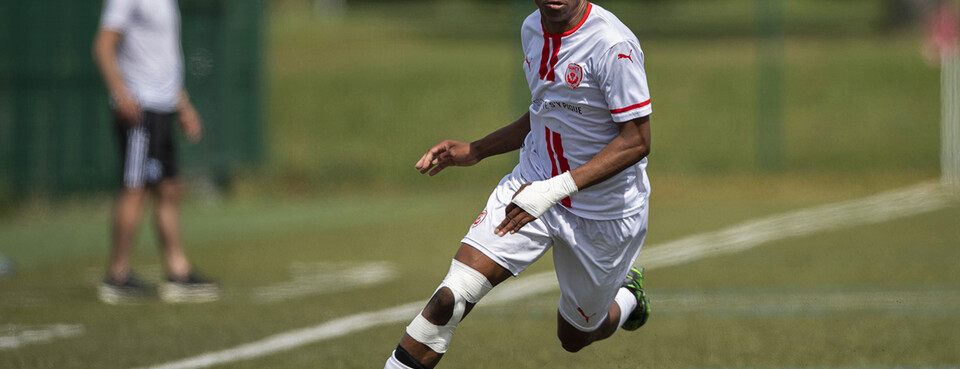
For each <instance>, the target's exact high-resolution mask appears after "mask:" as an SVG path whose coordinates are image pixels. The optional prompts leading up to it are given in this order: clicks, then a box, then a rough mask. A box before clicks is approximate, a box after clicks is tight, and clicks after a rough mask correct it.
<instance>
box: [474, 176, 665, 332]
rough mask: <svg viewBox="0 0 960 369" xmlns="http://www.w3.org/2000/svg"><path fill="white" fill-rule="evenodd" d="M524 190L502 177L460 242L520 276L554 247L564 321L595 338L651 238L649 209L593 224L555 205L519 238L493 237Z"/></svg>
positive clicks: (512, 178)
mask: <svg viewBox="0 0 960 369" xmlns="http://www.w3.org/2000/svg"><path fill="white" fill-rule="evenodd" d="M521 185H523V182H521V180H520V178H519V176H518V175H517V174H516V172H514V173H511V174H508V175H506V176H505V177H503V179H501V180H500V184H498V185H497V188H496V189H494V190H493V193H492V194H490V198H489V199H488V200H487V206H486V208H485V209H483V211H482V212H481V213H480V216H478V217H477V220H476V221H475V222H474V223H473V225H472V226H471V227H470V230H469V231H468V232H467V235H466V236H464V238H463V240H462V241H461V242H463V243H465V244H467V245H470V246H472V247H474V248H476V249H477V250H479V251H480V252H482V253H483V254H484V255H486V256H487V257H489V258H490V259H492V260H493V261H495V262H496V263H497V264H500V266H502V267H504V268H506V269H507V270H509V271H510V272H511V273H513V275H518V274H520V272H522V271H523V270H525V269H526V268H527V267H528V266H530V265H531V264H533V262H535V261H537V260H538V259H540V257H541V256H543V254H544V253H546V252H547V250H549V249H550V247H551V246H552V247H553V264H554V267H555V269H556V273H557V281H558V282H559V284H560V302H559V304H558V307H557V309H558V310H559V312H560V315H561V316H563V318H564V319H565V320H566V321H567V322H569V323H570V324H571V325H573V326H574V327H576V328H577V329H579V330H581V331H584V332H591V331H594V330H596V329H597V328H599V327H600V324H601V323H602V322H603V320H604V319H606V317H607V312H608V310H609V309H610V305H611V304H612V303H613V299H614V297H615V296H616V295H617V290H618V289H619V288H620V285H621V284H622V283H623V279H624V277H626V275H627V272H628V271H629V270H630V267H631V266H633V263H634V262H635V261H636V259H637V255H638V254H639V253H640V248H641V247H642V246H643V240H644V238H645V237H646V235H647V210H648V209H647V206H646V205H644V208H643V210H642V211H641V212H640V213H639V214H637V215H634V216H631V217H627V218H622V219H613V220H592V219H585V218H581V217H579V216H576V215H574V214H573V213H571V212H570V211H569V210H567V209H566V208H564V207H563V206H562V205H559V204H558V205H555V206H553V207H552V208H550V210H548V211H547V212H546V213H544V214H543V215H542V216H541V217H540V218H539V219H536V220H534V221H533V222H530V223H528V224H527V225H525V226H524V227H523V228H521V229H520V230H519V231H518V232H517V233H515V234H507V235H504V236H503V237H498V236H497V235H496V234H494V233H493V231H494V229H496V227H497V225H499V224H500V222H502V221H503V219H504V218H505V216H506V213H505V209H506V207H507V205H508V204H510V201H511V200H512V198H513V194H514V193H516V191H517V189H519V188H520V186H521Z"/></svg>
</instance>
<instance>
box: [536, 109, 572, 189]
mask: <svg viewBox="0 0 960 369" xmlns="http://www.w3.org/2000/svg"><path fill="white" fill-rule="evenodd" d="M543 129H544V131H545V133H546V138H547V153H548V154H550V165H551V166H552V169H553V172H552V176H554V177H556V176H557V175H558V174H560V173H563V172H569V171H570V162H568V161H567V158H566V157H565V156H563V139H562V138H561V137H560V134H559V133H556V132H552V131H550V128H547V127H543ZM560 204H562V205H563V206H566V207H568V208H569V207H571V206H573V204H572V203H571V201H570V197H569V196H567V197H564V198H563V199H562V200H560Z"/></svg>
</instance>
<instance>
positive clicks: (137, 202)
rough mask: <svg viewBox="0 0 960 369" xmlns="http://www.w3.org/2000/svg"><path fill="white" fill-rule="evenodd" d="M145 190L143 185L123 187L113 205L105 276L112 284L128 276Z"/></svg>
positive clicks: (118, 282)
mask: <svg viewBox="0 0 960 369" xmlns="http://www.w3.org/2000/svg"><path fill="white" fill-rule="evenodd" d="M146 192H147V190H146V189H144V188H143V187H138V188H125V189H123V190H121V192H120V195H119V196H118V197H117V202H116V204H115V205H114V207H113V219H112V223H113V224H112V227H113V232H112V237H111V248H110V251H111V252H110V267H109V269H108V271H107V277H108V279H109V280H110V282H113V283H114V284H120V283H123V281H125V280H126V279H127V278H128V277H129V276H130V263H131V259H132V257H133V246H134V242H135V238H136V236H137V227H138V226H139V225H140V216H141V214H142V213H143V203H144V201H145V199H146Z"/></svg>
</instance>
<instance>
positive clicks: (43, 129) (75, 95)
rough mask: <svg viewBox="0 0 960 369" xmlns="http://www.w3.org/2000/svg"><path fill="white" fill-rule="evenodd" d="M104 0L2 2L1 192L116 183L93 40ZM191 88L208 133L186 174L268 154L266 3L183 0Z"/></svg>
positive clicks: (186, 158)
mask: <svg viewBox="0 0 960 369" xmlns="http://www.w3.org/2000/svg"><path fill="white" fill-rule="evenodd" d="M102 6H103V3H102V0H71V1H58V0H31V1H2V2H0V50H2V51H3V52H2V53H0V167H2V171H0V199H3V198H6V199H7V200H9V199H11V198H13V199H17V198H22V197H24V196H26V195H41V196H51V197H59V196H62V195H66V194H72V193H87V192H92V191H101V190H105V189H110V188H116V187H117V186H118V185H119V179H118V177H119V171H118V161H119V151H118V144H117V142H116V139H115V137H114V135H115V134H114V131H113V126H112V122H111V117H110V112H109V109H108V104H107V94H106V90H105V88H104V86H103V83H102V82H101V79H100V76H99V74H98V72H97V70H96V68H95V66H94V64H93V61H92V57H91V51H90V50H91V45H92V41H93V37H94V35H95V33H96V31H97V25H98V23H99V18H100V11H101V9H102ZM180 8H181V15H182V40H183V42H182V43H183V52H184V59H185V66H186V85H187V89H188V90H189V91H190V94H191V97H192V99H193V101H194V105H196V107H197V110H198V111H199V112H200V114H201V116H202V118H203V120H204V139H203V141H201V143H199V144H197V145H186V144H185V142H183V143H182V144H181V145H180V148H181V150H180V151H181V162H182V164H183V166H184V168H185V171H187V172H188V173H201V174H203V175H209V176H210V177H211V178H214V179H217V180H218V181H220V182H221V183H223V181H225V180H226V179H228V178H229V176H230V173H231V172H232V171H234V170H235V169H236V168H239V167H243V166H249V165H255V164H257V163H259V162H260V160H261V156H262V152H263V150H262V142H263V141H264V140H263V138H262V129H261V98H260V84H261V44H262V39H261V29H262V19H263V17H262V10H263V4H262V2H261V1H260V0H190V1H182V2H181V4H180Z"/></svg>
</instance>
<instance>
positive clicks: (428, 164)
mask: <svg viewBox="0 0 960 369" xmlns="http://www.w3.org/2000/svg"><path fill="white" fill-rule="evenodd" d="M478 162H480V159H479V158H477V156H476V154H475V153H474V152H473V150H471V148H470V144H469V143H467V142H460V141H453V140H444V141H442V142H440V143H438V144H436V145H433V147H431V148H430V150H427V153H425V154H423V156H422V157H420V160H418V161H417V165H416V166H415V168H416V169H417V170H419V171H420V174H425V173H427V172H428V171H429V172H430V175H431V176H433V175H435V174H437V173H440V171H441V170H443V169H444V168H446V167H449V166H451V165H452V166H461V167H467V166H471V165H474V164H476V163H478ZM431 168H432V169H431Z"/></svg>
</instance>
